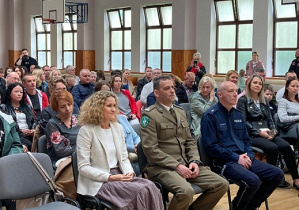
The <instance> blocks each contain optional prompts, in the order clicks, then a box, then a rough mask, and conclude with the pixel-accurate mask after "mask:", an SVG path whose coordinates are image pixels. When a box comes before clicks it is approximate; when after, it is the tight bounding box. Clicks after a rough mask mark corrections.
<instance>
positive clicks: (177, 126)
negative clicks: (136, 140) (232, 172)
mask: <svg viewBox="0 0 299 210" xmlns="http://www.w3.org/2000/svg"><path fill="white" fill-rule="evenodd" d="M173 109H174V112H175V114H176V118H177V119H176V120H175V119H174V117H173V116H172V115H171V114H170V112H169V111H168V110H167V109H166V108H165V107H164V106H162V105H161V104H159V103H158V102H156V103H155V104H154V105H152V106H150V107H149V108H147V109H145V110H144V111H143V113H142V118H141V121H140V124H141V135H140V136H141V144H142V148H143V151H144V153H145V155H146V157H147V161H148V164H147V167H146V171H147V172H148V175H149V178H151V177H153V176H155V175H158V174H159V173H161V172H162V171H163V170H175V168H176V166H177V165H179V164H182V165H185V166H188V164H189V163H190V162H191V161H193V160H199V154H198V149H197V145H196V141H195V140H194V139H193V138H192V136H191V134H190V129H189V124H188V122H187V119H186V114H185V112H184V110H183V109H182V108H181V107H178V106H176V105H174V107H173Z"/></svg>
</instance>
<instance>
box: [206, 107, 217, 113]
mask: <svg viewBox="0 0 299 210" xmlns="http://www.w3.org/2000/svg"><path fill="white" fill-rule="evenodd" d="M217 111H219V109H217V108H215V107H214V108H211V109H209V110H207V113H209V114H214V113H215V112H217Z"/></svg>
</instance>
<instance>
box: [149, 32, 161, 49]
mask: <svg viewBox="0 0 299 210" xmlns="http://www.w3.org/2000/svg"><path fill="white" fill-rule="evenodd" d="M147 33H148V37H147V47H148V49H151V50H152V49H161V29H148V30H147Z"/></svg>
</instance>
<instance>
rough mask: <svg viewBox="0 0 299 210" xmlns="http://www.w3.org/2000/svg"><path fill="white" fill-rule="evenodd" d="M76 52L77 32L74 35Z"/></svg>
mask: <svg viewBox="0 0 299 210" xmlns="http://www.w3.org/2000/svg"><path fill="white" fill-rule="evenodd" d="M74 50H77V32H75V33H74Z"/></svg>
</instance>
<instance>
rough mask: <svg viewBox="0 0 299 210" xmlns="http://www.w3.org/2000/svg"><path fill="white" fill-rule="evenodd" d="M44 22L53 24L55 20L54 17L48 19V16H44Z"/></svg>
mask: <svg viewBox="0 0 299 210" xmlns="http://www.w3.org/2000/svg"><path fill="white" fill-rule="evenodd" d="M42 21H43V24H53V23H54V20H53V19H46V18H42Z"/></svg>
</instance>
